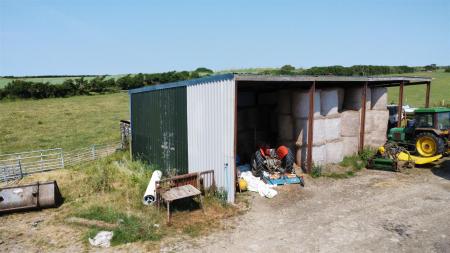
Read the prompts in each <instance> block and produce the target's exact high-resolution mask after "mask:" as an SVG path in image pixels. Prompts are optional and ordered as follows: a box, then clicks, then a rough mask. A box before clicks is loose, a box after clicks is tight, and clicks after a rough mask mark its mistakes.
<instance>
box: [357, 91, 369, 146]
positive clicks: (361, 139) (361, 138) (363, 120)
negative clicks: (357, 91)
mask: <svg viewBox="0 0 450 253" xmlns="http://www.w3.org/2000/svg"><path fill="white" fill-rule="evenodd" d="M367 85H368V82H365V83H364V86H363V88H362V91H361V118H360V125H359V146H358V151H359V152H362V151H363V149H364V138H365V130H366V104H367Z"/></svg>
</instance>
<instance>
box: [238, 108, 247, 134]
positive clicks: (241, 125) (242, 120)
mask: <svg viewBox="0 0 450 253" xmlns="http://www.w3.org/2000/svg"><path fill="white" fill-rule="evenodd" d="M246 123H247V115H245V111H243V110H238V112H237V128H238V131H241V130H244V129H246V127H247V126H246Z"/></svg>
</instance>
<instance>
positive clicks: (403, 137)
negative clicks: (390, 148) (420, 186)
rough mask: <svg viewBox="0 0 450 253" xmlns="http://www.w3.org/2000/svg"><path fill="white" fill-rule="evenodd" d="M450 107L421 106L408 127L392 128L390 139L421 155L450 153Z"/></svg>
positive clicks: (389, 134)
mask: <svg viewBox="0 0 450 253" xmlns="http://www.w3.org/2000/svg"><path fill="white" fill-rule="evenodd" d="M449 132H450V108H443V107H437V108H420V109H417V110H415V111H414V119H413V120H409V121H408V123H407V126H406V127H396V128H391V129H390V130H389V133H388V141H389V142H394V143H396V144H398V145H400V146H403V147H405V148H406V149H407V150H408V151H409V152H411V153H415V154H417V155H419V156H421V157H432V156H436V155H445V154H448V153H450V150H449V147H450V134H449Z"/></svg>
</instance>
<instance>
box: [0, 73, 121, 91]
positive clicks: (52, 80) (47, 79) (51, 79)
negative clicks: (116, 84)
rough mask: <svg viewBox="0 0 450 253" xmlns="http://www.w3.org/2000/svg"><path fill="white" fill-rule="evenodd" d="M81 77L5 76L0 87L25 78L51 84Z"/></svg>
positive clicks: (116, 76)
mask: <svg viewBox="0 0 450 253" xmlns="http://www.w3.org/2000/svg"><path fill="white" fill-rule="evenodd" d="M122 76H125V75H111V76H108V77H107V78H119V77H122ZM77 78H79V77H42V78H41V77H30V78H14V79H13V78H4V77H0V88H3V87H5V86H6V85H7V84H8V83H9V82H11V81H12V80H18V79H19V80H24V81H32V82H42V83H45V82H48V83H50V84H61V83H63V82H64V81H65V80H66V79H77ZM93 78H95V77H92V76H90V77H84V79H85V80H91V79H93Z"/></svg>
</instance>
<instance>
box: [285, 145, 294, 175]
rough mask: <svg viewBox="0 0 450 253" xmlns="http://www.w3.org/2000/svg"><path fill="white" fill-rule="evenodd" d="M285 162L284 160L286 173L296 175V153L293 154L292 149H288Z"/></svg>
mask: <svg viewBox="0 0 450 253" xmlns="http://www.w3.org/2000/svg"><path fill="white" fill-rule="evenodd" d="M283 160H284V161H283V162H284V168H285V169H286V172H288V173H295V170H294V162H295V157H294V153H293V152H292V150H291V149H290V148H288V153H287V155H286V157H285V158H284V159H283Z"/></svg>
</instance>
